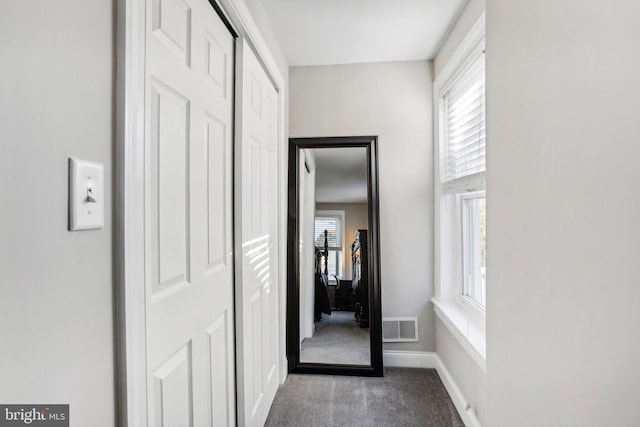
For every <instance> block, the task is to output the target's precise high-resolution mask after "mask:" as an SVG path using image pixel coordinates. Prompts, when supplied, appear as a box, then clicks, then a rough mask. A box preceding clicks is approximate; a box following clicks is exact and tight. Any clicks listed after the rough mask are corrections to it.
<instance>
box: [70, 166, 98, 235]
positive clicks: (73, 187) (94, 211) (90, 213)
mask: <svg viewBox="0 0 640 427" xmlns="http://www.w3.org/2000/svg"><path fill="white" fill-rule="evenodd" d="M98 228H104V165H102V164H100V163H94V162H88V161H86V160H78V159H74V158H69V230H71V231H75V230H94V229H98Z"/></svg>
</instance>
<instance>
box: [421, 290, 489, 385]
mask: <svg viewBox="0 0 640 427" xmlns="http://www.w3.org/2000/svg"><path fill="white" fill-rule="evenodd" d="M431 302H432V303H433V308H434V311H435V313H436V316H438V318H439V319H440V320H441V321H442V323H443V324H444V325H445V326H446V327H447V329H448V330H449V332H451V335H453V336H454V337H455V339H456V340H457V341H458V342H459V343H460V345H461V346H462V348H464V349H465V351H466V352H467V353H469V355H470V356H471V358H472V359H473V360H474V361H475V362H476V363H477V364H478V367H480V369H482V371H483V372H485V373H486V372H487V357H486V353H487V350H486V332H485V322H483V321H481V319H479V318H475V317H474V316H470V315H469V312H468V311H467V310H466V309H465V308H463V307H458V306H457V304H455V303H443V302H442V301H438V300H436V299H435V298H432V299H431Z"/></svg>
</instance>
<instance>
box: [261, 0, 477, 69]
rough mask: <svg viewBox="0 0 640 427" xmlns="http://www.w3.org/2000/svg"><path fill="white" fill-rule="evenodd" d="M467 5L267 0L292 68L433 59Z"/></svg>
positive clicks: (433, 0) (411, 0)
mask: <svg viewBox="0 0 640 427" xmlns="http://www.w3.org/2000/svg"><path fill="white" fill-rule="evenodd" d="M467 1H468V0H262V4H263V6H264V8H265V10H266V12H267V16H268V17H269V20H270V22H271V26H272V27H273V31H274V33H275V34H276V37H277V39H278V42H279V43H280V46H281V47H282V50H283V52H284V55H285V57H286V59H287V61H288V62H289V65H290V66H302V65H333V64H352V63H361V62H386V61H410V60H423V59H432V58H433V57H434V56H435V54H436V53H437V50H438V49H439V47H440V44H441V42H442V40H443V39H444V37H445V36H446V35H447V33H448V31H449V28H450V27H451V26H452V24H453V22H454V21H455V19H456V18H457V16H458V14H459V13H460V12H461V10H462V8H463V7H464V5H465V4H466V3H467Z"/></svg>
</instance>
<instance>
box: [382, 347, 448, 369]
mask: <svg viewBox="0 0 640 427" xmlns="http://www.w3.org/2000/svg"><path fill="white" fill-rule="evenodd" d="M436 357H437V355H436V354H435V353H433V352H431V351H402V350H384V351H383V352H382V360H383V363H384V366H394V367H398V368H425V369H436V363H437V362H436Z"/></svg>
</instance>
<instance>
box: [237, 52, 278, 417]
mask: <svg viewBox="0 0 640 427" xmlns="http://www.w3.org/2000/svg"><path fill="white" fill-rule="evenodd" d="M237 55H238V57H239V58H241V59H240V61H239V68H241V69H242V86H241V88H239V89H240V90H239V91H238V95H237V99H241V100H242V102H241V103H240V108H239V113H240V116H241V117H240V125H239V127H238V128H237V129H238V135H239V144H237V145H236V150H237V151H236V159H235V161H236V203H237V204H236V211H237V217H238V216H239V219H240V220H239V221H237V222H236V227H237V228H236V239H237V240H236V244H237V246H236V252H237V253H238V254H240V256H239V257H238V258H237V261H236V262H237V264H236V310H237V312H236V317H237V328H238V332H239V334H238V340H237V344H236V345H237V352H238V353H237V361H238V362H237V363H238V425H240V426H251V427H253V426H260V427H261V426H262V425H264V422H265V420H266V418H267V415H268V412H269V408H270V407H271V403H272V402H273V398H274V396H275V393H276V391H277V389H278V384H279V372H278V360H279V359H278V352H279V341H278V338H279V331H278V327H279V326H278V287H277V283H278V277H277V271H278V247H277V241H278V234H277V231H278V229H277V224H278V223H277V209H278V203H277V196H278V194H277V191H276V190H277V187H276V183H277V180H276V173H277V159H278V150H277V135H278V126H277V117H278V105H277V102H278V98H277V94H276V90H275V88H274V86H273V84H272V83H271V81H270V80H269V78H268V77H267V75H266V73H265V71H264V69H263V68H262V66H261V65H260V63H259V62H258V60H257V59H256V57H255V55H254V54H253V51H252V50H251V49H250V48H249V47H248V46H247V45H246V43H244V42H243V43H242V44H240V43H238V50H237Z"/></svg>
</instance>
